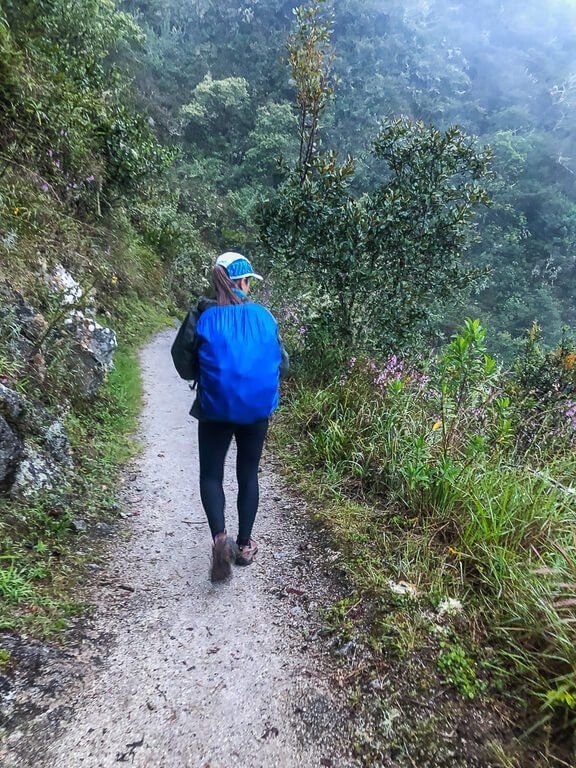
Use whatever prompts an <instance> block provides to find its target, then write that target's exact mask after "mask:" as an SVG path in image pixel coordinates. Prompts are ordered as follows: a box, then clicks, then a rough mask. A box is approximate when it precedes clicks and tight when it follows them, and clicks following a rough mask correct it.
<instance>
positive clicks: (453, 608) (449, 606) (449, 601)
mask: <svg viewBox="0 0 576 768" xmlns="http://www.w3.org/2000/svg"><path fill="white" fill-rule="evenodd" d="M461 613H464V606H463V605H462V603H461V602H460V600H457V599H456V598H455V597H445V598H443V599H442V600H441V601H440V604H439V605H438V616H458V615H459V614H461Z"/></svg>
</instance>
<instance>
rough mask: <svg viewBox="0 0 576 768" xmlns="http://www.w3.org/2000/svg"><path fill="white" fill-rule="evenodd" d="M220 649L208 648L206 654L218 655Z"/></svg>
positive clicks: (216, 647) (215, 647) (217, 647)
mask: <svg viewBox="0 0 576 768" xmlns="http://www.w3.org/2000/svg"><path fill="white" fill-rule="evenodd" d="M219 650H220V647H219V646H217V645H215V646H214V647H213V648H208V653H218V651H219Z"/></svg>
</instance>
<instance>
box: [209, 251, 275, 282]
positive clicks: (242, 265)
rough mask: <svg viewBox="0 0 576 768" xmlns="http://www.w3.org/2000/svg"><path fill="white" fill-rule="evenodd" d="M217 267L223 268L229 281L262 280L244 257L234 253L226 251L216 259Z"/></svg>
mask: <svg viewBox="0 0 576 768" xmlns="http://www.w3.org/2000/svg"><path fill="white" fill-rule="evenodd" d="M216 266H217V267H224V269H225V270H226V272H228V277H229V278H230V279H231V280H241V279H242V278H243V277H255V278H256V280H264V278H263V277H262V275H258V274H256V272H254V270H253V269H252V264H250V262H249V261H248V259H247V258H246V256H242V254H241V253H234V251H227V252H226V253H223V254H222V255H221V256H218V258H217V259H216Z"/></svg>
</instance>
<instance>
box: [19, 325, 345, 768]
mask: <svg viewBox="0 0 576 768" xmlns="http://www.w3.org/2000/svg"><path fill="white" fill-rule="evenodd" d="M172 336H173V333H171V332H166V333H162V334H160V335H159V336H157V337H156V338H155V339H154V341H153V342H152V343H151V344H149V345H148V346H147V347H146V348H145V349H144V350H143V352H142V358H141V359H142V368H143V375H144V385H145V407H144V411H143V414H142V419H141V427H140V438H141V440H142V442H143V445H144V450H143V453H142V455H141V456H140V457H139V458H138V460H137V462H136V464H135V467H134V468H133V471H132V474H131V477H130V481H129V482H128V484H127V487H126V502H127V509H128V511H134V512H136V513H137V514H135V515H134V517H133V518H132V520H133V521H134V522H133V523H131V524H130V528H131V535H130V536H129V537H127V538H125V540H124V541H119V542H117V543H116V544H115V545H114V551H115V562H114V564H113V566H112V572H111V573H109V574H107V575H106V576H103V577H102V581H101V583H102V584H106V579H107V578H108V579H109V581H111V582H113V583H114V584H115V585H116V592H115V594H117V595H118V594H121V595H122V598H121V599H120V600H119V601H118V602H117V603H116V604H114V605H112V607H110V608H108V609H106V608H103V609H102V610H101V611H100V612H99V614H98V616H97V618H96V623H95V627H94V631H93V633H92V636H93V637H94V638H106V640H105V642H103V645H104V646H105V647H103V649H102V653H103V654H104V655H105V657H106V658H105V662H104V663H101V664H100V665H97V664H93V663H88V664H87V665H86V668H84V669H83V671H82V673H81V675H82V677H83V680H82V681H81V682H78V681H76V682H73V681H71V682H70V685H69V686H68V685H65V686H62V685H61V686H59V687H60V688H61V689H63V690H60V691H59V692H58V694H57V695H56V697H55V699H54V701H53V702H52V704H51V707H50V709H49V711H48V712H45V713H44V714H43V715H42V716H41V717H40V718H39V722H38V723H36V724H35V726H34V728H33V729H31V732H30V733H29V734H26V735H24V734H23V735H24V736H25V737H24V738H21V739H20V742H19V743H18V744H17V745H15V749H14V752H13V753H12V758H10V757H8V760H7V763H6V764H7V765H14V766H28V765H29V766H35V768H39V766H42V767H43V768H56V766H58V768H78V767H79V766H83V767H86V768H105V767H106V766H116V765H120V764H122V763H127V764H129V765H134V766H147V767H150V768H184V766H190V767H194V768H196V766H198V768H208V767H209V768H230V767H231V766H233V765H235V766H241V767H242V768H272V766H282V767H283V768H292V766H294V768H296V767H298V768H309V767H310V768H311V767H312V766H321V765H325V766H334V768H345V767H347V766H352V765H354V763H353V762H352V761H351V760H350V759H349V758H347V757H346V756H345V753H346V748H345V746H344V747H342V746H340V745H339V744H338V739H341V740H342V741H343V742H344V743H345V742H346V741H347V739H346V737H345V731H346V720H345V716H344V715H343V714H342V712H343V710H341V708H340V707H339V704H338V701H337V699H336V698H335V695H334V693H333V688H332V686H331V685H330V683H329V680H328V678H327V676H326V674H325V673H324V672H323V671H322V670H325V669H328V668H329V662H328V659H327V658H326V651H325V650H323V646H322V641H319V640H317V639H316V640H315V639H314V636H315V635H314V630H315V629H317V626H318V625H317V624H315V621H316V620H315V618H314V616H315V614H317V608H318V600H320V601H321V600H322V599H323V597H322V596H323V595H324V594H325V591H326V585H325V584H324V585H322V584H321V581H322V580H321V579H320V580H319V581H314V579H315V578H316V577H314V575H313V572H314V565H313V563H312V562H311V559H310V558H311V557H312V558H313V557H314V556H315V555H314V554H311V553H310V551H309V550H310V545H306V544H304V545H303V544H302V539H303V537H305V533H304V530H305V528H304V527H303V523H300V522H298V519H297V515H296V516H295V515H294V514H293V502H291V501H290V500H289V499H286V497H285V496H284V495H283V492H282V489H281V487H280V485H279V484H278V481H276V480H275V479H274V478H273V476H272V475H271V474H270V473H269V471H268V470H266V469H265V470H264V472H263V477H262V500H261V508H260V513H259V517H258V519H257V527H256V529H255V536H256V538H257V539H258V541H259V544H260V553H259V555H258V562H257V563H256V564H255V565H254V566H252V567H249V568H244V569H240V568H235V575H234V579H233V580H232V582H231V583H230V584H227V585H212V584H210V582H209V580H208V567H209V533H208V527H207V524H206V522H205V519H204V515H203V512H202V508H201V504H200V499H199V491H198V478H197V459H196V451H197V445H196V430H195V422H193V420H192V419H191V418H190V417H189V416H188V415H187V414H188V408H189V405H190V401H191V393H190V391H189V389H188V386H187V385H186V383H184V382H182V381H181V380H179V379H178V377H177V375H176V374H175V372H174V370H173V367H172V364H171V360H170V357H169V345H170V342H171V339H172ZM231 458H232V457H231ZM233 488H234V484H233V464H232V462H229V465H228V467H227V481H226V490H227V498H228V500H229V504H228V527H229V530H231V531H232V532H233V533H235V530H236V519H235V505H234V495H233V492H234V491H233ZM328 556H329V555H328ZM311 579H312V581H310V580H311ZM118 586H120V589H118ZM122 587H124V588H128V589H122ZM104 589H105V587H104ZM130 590H133V591H130ZM101 602H102V603H105V602H106V601H101ZM95 642H96V643H97V642H98V640H93V641H92V645H94V643H95ZM100 642H102V640H100ZM92 651H94V649H93V648H92ZM323 656H324V658H322V657H323ZM76 676H78V675H76ZM72 677H74V676H73V675H72Z"/></svg>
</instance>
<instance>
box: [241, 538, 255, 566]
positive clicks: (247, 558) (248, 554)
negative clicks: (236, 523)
mask: <svg viewBox="0 0 576 768" xmlns="http://www.w3.org/2000/svg"><path fill="white" fill-rule="evenodd" d="M256 552H258V544H256V542H255V541H254V539H250V540H249V542H248V544H238V545H237V550H236V565H250V564H251V563H253V562H254V555H255V554H256Z"/></svg>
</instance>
